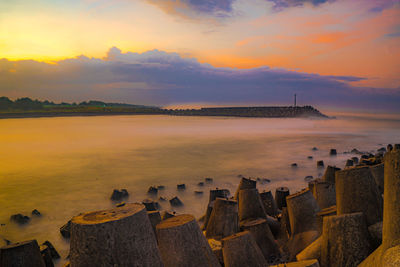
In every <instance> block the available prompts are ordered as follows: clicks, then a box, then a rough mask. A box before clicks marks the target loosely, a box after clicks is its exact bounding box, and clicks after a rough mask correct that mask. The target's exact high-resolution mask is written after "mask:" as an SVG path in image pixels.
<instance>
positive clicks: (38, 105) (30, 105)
mask: <svg viewBox="0 0 400 267" xmlns="http://www.w3.org/2000/svg"><path fill="white" fill-rule="evenodd" d="M14 106H15V108H17V109H22V110H35V109H42V108H43V105H42V102H40V101H38V100H32V99H30V98H29V97H24V98H18V99H17V100H15V102H14Z"/></svg>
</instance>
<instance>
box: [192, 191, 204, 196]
mask: <svg viewBox="0 0 400 267" xmlns="http://www.w3.org/2000/svg"><path fill="white" fill-rule="evenodd" d="M194 193H195V194H196V195H203V191H194Z"/></svg>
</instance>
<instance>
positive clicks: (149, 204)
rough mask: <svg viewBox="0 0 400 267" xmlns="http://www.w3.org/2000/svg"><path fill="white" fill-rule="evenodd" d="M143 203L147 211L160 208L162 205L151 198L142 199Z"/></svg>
mask: <svg viewBox="0 0 400 267" xmlns="http://www.w3.org/2000/svg"><path fill="white" fill-rule="evenodd" d="M142 204H143V205H144V206H145V207H146V210H147V211H154V210H158V208H159V207H160V206H159V205H158V202H155V201H153V200H151V199H145V200H143V201H142Z"/></svg>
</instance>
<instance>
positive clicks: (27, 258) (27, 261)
mask: <svg viewBox="0 0 400 267" xmlns="http://www.w3.org/2000/svg"><path fill="white" fill-rule="evenodd" d="M0 266H1V267H46V265H45V263H44V261H43V258H42V254H41V253H40V248H39V245H38V243H37V241H36V240H29V241H24V242H19V243H14V244H10V245H7V246H4V247H1V248H0Z"/></svg>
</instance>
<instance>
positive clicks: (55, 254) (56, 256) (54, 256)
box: [42, 240, 60, 260]
mask: <svg viewBox="0 0 400 267" xmlns="http://www.w3.org/2000/svg"><path fill="white" fill-rule="evenodd" d="M42 246H47V247H48V248H49V250H50V255H51V258H52V259H55V260H56V259H59V258H60V254H58V252H57V250H56V248H55V247H54V246H53V244H52V243H51V242H50V241H48V240H46V241H44V242H43V244H42Z"/></svg>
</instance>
